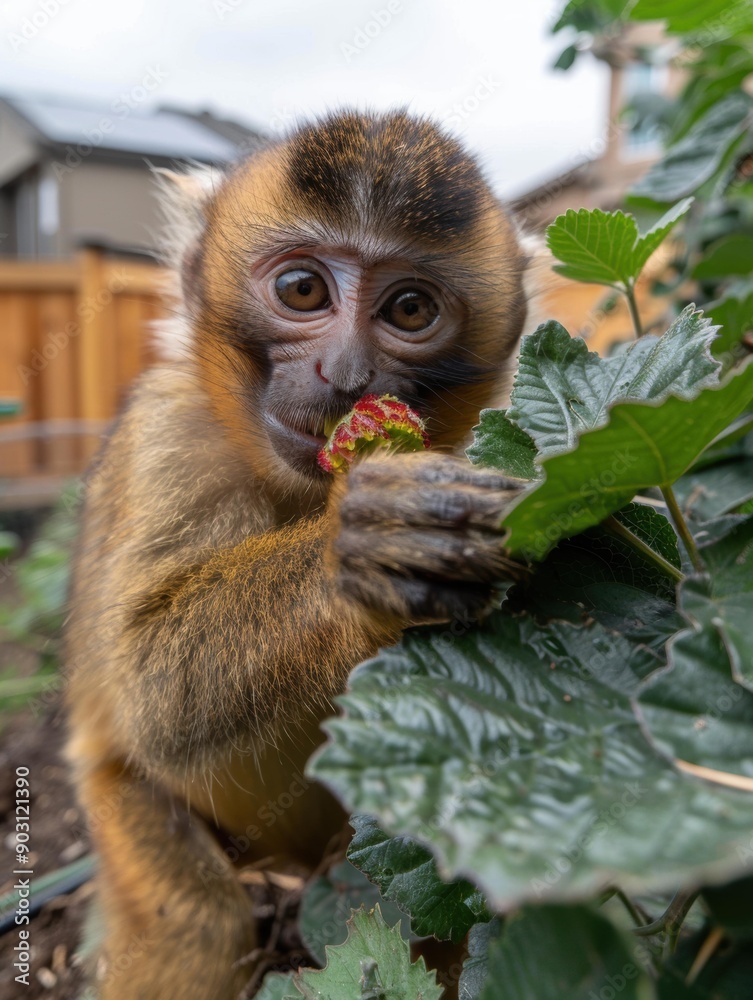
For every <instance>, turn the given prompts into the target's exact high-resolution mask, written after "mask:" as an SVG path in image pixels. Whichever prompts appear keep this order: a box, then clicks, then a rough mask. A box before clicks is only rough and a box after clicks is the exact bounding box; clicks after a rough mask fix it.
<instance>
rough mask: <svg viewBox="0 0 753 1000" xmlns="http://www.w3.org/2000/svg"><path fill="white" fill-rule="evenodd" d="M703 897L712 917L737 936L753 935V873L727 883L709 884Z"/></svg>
mask: <svg viewBox="0 0 753 1000" xmlns="http://www.w3.org/2000/svg"><path fill="white" fill-rule="evenodd" d="M703 899H704V902H705V903H706V906H707V907H708V909H709V911H710V912H711V915H712V917H713V918H714V919H715V920H716V921H717V922H718V923H720V924H721V925H722V926H723V927H724V929H725V930H726V931H729V932H731V933H732V934H734V935H735V936H739V935H744V936H745V937H751V936H753V907H751V905H750V904H751V899H753V875H748V877H747V878H741V879H738V880H737V881H736V882H730V883H728V884H727V885H715V886H708V887H707V888H706V889H704V890H703Z"/></svg>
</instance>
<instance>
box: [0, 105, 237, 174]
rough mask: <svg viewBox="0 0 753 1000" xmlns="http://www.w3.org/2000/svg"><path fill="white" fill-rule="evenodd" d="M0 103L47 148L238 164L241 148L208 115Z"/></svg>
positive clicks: (102, 107) (112, 107) (168, 111)
mask: <svg viewBox="0 0 753 1000" xmlns="http://www.w3.org/2000/svg"><path fill="white" fill-rule="evenodd" d="M0 102H2V103H4V104H5V105H7V106H8V107H10V108H11V109H12V110H13V111H15V113H16V115H17V116H18V117H20V118H21V119H22V120H23V122H24V123H25V124H26V125H27V126H28V127H29V128H30V129H31V130H32V131H33V132H34V133H36V136H35V138H36V139H37V141H39V142H41V143H42V144H45V145H54V146H67V145H71V146H73V147H75V146H77V145H79V144H81V143H87V142H91V143H92V145H94V146H95V148H96V149H98V150H102V151H105V150H107V151H111V152H116V153H125V154H132V155H133V154H135V155H139V156H155V157H168V158H175V159H193V160H199V161H201V162H204V163H222V162H225V161H227V160H231V159H235V158H236V156H237V155H238V151H239V147H240V145H241V143H240V142H236V141H233V140H232V139H231V138H229V136H228V135H227V134H226V135H223V134H221V133H220V130H219V129H217V128H215V127H213V126H212V124H210V121H211V122H214V121H215V120H214V118H213V116H211V114H210V113H208V112H204V113H202V115H201V116H200V117H198V116H193V115H191V114H190V113H185V112H181V111H179V110H177V109H175V110H173V109H170V108H157V109H154V110H151V111H146V112H144V111H139V110H138V109H137V110H130V109H129V107H128V105H127V104H125V103H124V102H122V101H121V102H117V101H116V102H113V103H112V104H110V105H107V104H95V103H84V102H79V101H75V100H71V99H57V98H54V97H36V96H35V97H29V96H24V97H19V96H17V95H4V96H2V97H0ZM218 121H219V120H218ZM238 127H239V129H240V130H241V132H242V133H243V134H246V135H248V136H251V135H253V132H252V130H250V129H246V128H245V126H240V125H239V126H238ZM93 137H94V138H93Z"/></svg>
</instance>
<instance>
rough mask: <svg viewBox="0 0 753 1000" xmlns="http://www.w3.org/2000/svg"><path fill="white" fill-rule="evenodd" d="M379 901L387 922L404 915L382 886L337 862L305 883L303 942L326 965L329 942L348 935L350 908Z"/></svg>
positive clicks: (391, 923) (300, 920) (301, 914)
mask: <svg viewBox="0 0 753 1000" xmlns="http://www.w3.org/2000/svg"><path fill="white" fill-rule="evenodd" d="M429 857H430V855H429ZM377 904H378V905H379V908H380V911H381V913H382V916H383V917H384V919H385V921H386V923H387V924H388V926H390V927H394V926H395V924H397V923H399V922H400V921H401V919H403V917H404V914H403V913H401V911H400V910H399V909H398V908H397V907H396V906H394V905H392V904H391V903H388V902H385V900H384V899H383V898H382V896H381V895H380V893H379V889H377V887H376V886H375V885H372V883H371V882H369V880H368V879H367V878H366V876H365V875H362V874H361V872H360V871H358V869H357V868H354V867H353V865H352V864H350V863H349V862H348V861H343V862H341V863H340V864H338V865H335V867H334V868H333V869H332V870H331V871H330V872H328V874H327V875H320V876H319V877H318V878H315V879H314V880H313V882H310V883H309V885H308V886H307V887H306V892H305V893H304V895H303V899H302V900H301V909H300V912H299V915H298V925H299V929H300V932H301V938H302V939H303V943H304V944H305V945H306V947H307V948H308V950H309V951H310V952H311V954H312V955H313V956H314V958H315V959H316V960H317V961H318V962H319V963H321V964H322V965H324V963H325V962H326V960H327V956H326V951H325V949H326V947H327V945H337V944H342V943H343V941H345V938H346V937H347V933H348V931H347V927H346V925H345V921H346V920H347V918H348V917H349V916H350V911H351V910H357V909H358V908H359V907H361V906H365V907H366V908H367V909H373V908H374V907H375V906H376V905H377ZM403 924H404V925H405V928H404V930H405V933H406V934H407V932H408V921H407V920H404V919H403ZM401 929H402V928H401Z"/></svg>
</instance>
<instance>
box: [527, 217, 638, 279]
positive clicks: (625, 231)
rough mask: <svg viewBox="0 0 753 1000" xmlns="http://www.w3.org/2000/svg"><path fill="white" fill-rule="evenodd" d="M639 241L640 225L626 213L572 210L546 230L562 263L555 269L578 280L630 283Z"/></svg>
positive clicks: (550, 247) (551, 245)
mask: <svg viewBox="0 0 753 1000" xmlns="http://www.w3.org/2000/svg"><path fill="white" fill-rule="evenodd" d="M637 240H638V223H637V222H636V221H635V219H634V218H633V216H632V215H625V213H624V212H602V210H601V209H600V208H595V209H593V210H591V211H589V210H588V209H587V208H581V209H580V210H579V211H577V212H576V211H575V210H574V209H572V208H569V209H568V210H567V212H565V214H564V215H558V216H557V218H556V219H555V220H554V222H553V223H552V225H551V226H549V227H548V228H547V231H546V242H547V246H548V247H549V249H550V250H551V251H552V253H553V254H554V256H555V257H557V258H558V260H561V261H563V263H562V264H556V265H555V266H554V270H555V271H557V272H559V274H563V275H564V276H565V277H566V278H572V279H573V280H574V281H586V282H595V283H597V284H603V285H615V284H619V283H620V282H622V283H627V282H628V281H629V280H630V278H631V277H632V273H631V266H630V263H631V259H632V255H633V247H634V246H635V243H636V242H637Z"/></svg>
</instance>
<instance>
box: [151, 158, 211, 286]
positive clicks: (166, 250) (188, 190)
mask: <svg viewBox="0 0 753 1000" xmlns="http://www.w3.org/2000/svg"><path fill="white" fill-rule="evenodd" d="M152 172H153V174H154V176H155V180H156V182H157V188H158V192H159V199H160V207H161V210H162V220H163V225H162V238H161V239H160V246H161V248H162V255H163V258H164V260H165V262H166V263H167V264H169V265H170V266H172V267H175V268H178V269H181V270H182V269H183V268H184V267H185V266H186V263H187V262H188V260H189V259H190V258H191V256H192V255H193V254H195V252H196V248H197V247H198V245H199V242H200V240H201V236H202V234H203V232H204V227H205V225H206V211H205V210H206V206H207V204H208V203H209V201H210V200H211V199H212V198H213V196H214V195H215V194H216V193H217V191H218V190H219V188H220V186H221V184H222V182H223V180H224V179H225V174H224V173H223V172H222V171H221V170H220V169H218V168H217V167H210V166H203V165H195V166H191V167H189V168H188V169H187V170H186V171H183V172H178V171H175V170H168V169H166V168H164V167H152Z"/></svg>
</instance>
